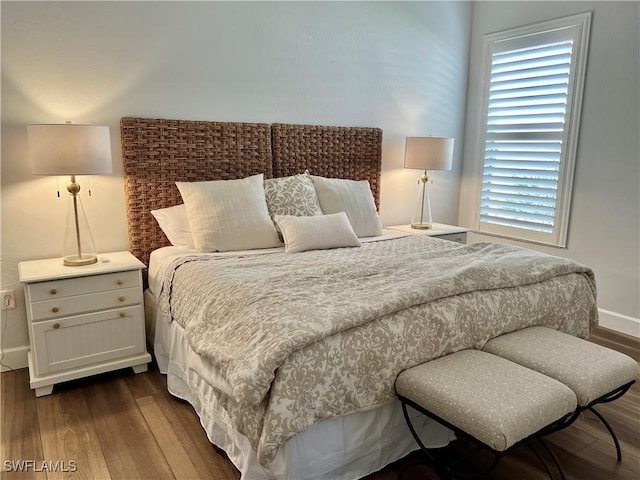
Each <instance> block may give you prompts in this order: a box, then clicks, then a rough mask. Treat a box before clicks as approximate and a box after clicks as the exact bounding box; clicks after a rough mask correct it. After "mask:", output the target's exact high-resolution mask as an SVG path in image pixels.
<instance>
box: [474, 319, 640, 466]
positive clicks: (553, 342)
mask: <svg viewBox="0 0 640 480" xmlns="http://www.w3.org/2000/svg"><path fill="white" fill-rule="evenodd" d="M482 350H483V351H485V352H488V353H491V354H494V355H498V356H500V357H502V358H505V359H507V360H510V361H512V362H515V363H517V364H519V365H522V366H524V367H527V368H529V369H531V370H535V371H537V372H539V373H542V374H543V375H546V376H548V377H551V378H554V379H556V380H558V381H559V382H561V383H563V384H564V385H566V386H568V387H569V388H570V389H571V390H572V391H573V392H574V393H575V394H576V397H577V400H578V408H577V410H576V415H575V418H577V415H578V414H579V413H580V412H582V411H584V410H590V411H592V412H593V413H594V414H595V415H596V417H598V418H599V419H600V421H601V422H602V423H603V424H604V426H605V427H606V428H607V430H608V431H609V433H610V434H611V437H612V438H613V441H614V443H615V446H616V453H617V456H618V461H620V460H622V453H621V451H620V444H619V442H618V439H617V438H616V435H615V433H614V432H613V429H612V428H611V426H610V425H609V423H608V422H607V421H606V420H605V419H604V417H603V416H602V415H601V414H600V413H598V412H597V411H596V410H595V409H594V408H593V406H594V405H596V404H598V403H607V402H611V401H613V400H616V399H618V398H620V397H621V396H622V395H624V393H625V392H626V391H627V390H629V388H630V387H631V385H632V384H633V383H634V382H635V379H636V377H637V376H638V374H640V367H638V363H637V362H636V361H635V360H634V359H632V358H631V357H629V356H627V355H625V354H623V353H620V352H616V351H615V350H611V349H609V348H605V347H602V346H600V345H596V344H594V343H591V342H588V341H586V340H582V339H580V338H577V337H574V336H571V335H567V334H566V333H562V332H559V331H557V330H552V329H550V328H547V327H530V328H525V329H523V330H519V331H516V332H513V333H508V334H506V335H501V336H499V337H496V338H494V339H492V340H489V342H487V343H486V345H485V346H484V348H483V349H482Z"/></svg>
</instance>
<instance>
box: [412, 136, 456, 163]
mask: <svg viewBox="0 0 640 480" xmlns="http://www.w3.org/2000/svg"><path fill="white" fill-rule="evenodd" d="M452 159H453V138H438V137H407V142H406V150H405V153H404V168H415V169H419V170H451V161H452Z"/></svg>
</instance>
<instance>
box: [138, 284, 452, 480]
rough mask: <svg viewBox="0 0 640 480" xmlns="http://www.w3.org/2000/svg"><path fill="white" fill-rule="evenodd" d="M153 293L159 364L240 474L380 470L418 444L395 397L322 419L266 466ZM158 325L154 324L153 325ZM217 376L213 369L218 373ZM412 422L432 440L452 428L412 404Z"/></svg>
mask: <svg viewBox="0 0 640 480" xmlns="http://www.w3.org/2000/svg"><path fill="white" fill-rule="evenodd" d="M154 303H155V301H154V298H153V295H151V294H149V293H148V292H146V295H145V307H146V311H147V320H148V322H147V324H148V329H147V332H149V333H150V334H151V335H152V336H153V337H154V339H153V345H154V353H155V357H156V361H157V362H158V366H159V368H160V372H162V373H164V374H166V375H167V385H168V388H169V391H170V392H171V394H173V395H175V396H176V397H179V398H181V399H183V400H185V401H187V402H189V403H190V404H191V405H192V406H193V408H194V409H195V411H196V413H197V414H198V417H199V418H200V423H201V424H202V426H203V428H204V429H205V431H206V432H207V436H208V438H209V440H210V441H211V443H213V444H214V445H216V446H217V447H219V448H221V449H222V450H224V451H225V452H226V453H227V455H228V457H229V459H230V460H231V461H232V462H233V464H234V465H235V466H236V468H238V470H240V472H241V475H242V476H241V479H242V480H263V479H277V480H354V479H358V478H361V477H364V476H366V475H368V474H370V473H373V472H375V471H377V470H380V469H381V468H383V467H384V466H385V465H388V464H389V463H392V462H394V461H396V460H398V459H400V458H402V457H404V456H405V455H407V454H408V453H410V452H412V451H413V450H416V449H417V448H418V447H417V445H416V443H415V440H414V439H413V437H412V436H411V433H410V432H409V429H408V427H407V426H406V423H405V420H404V416H403V414H402V408H401V406H400V402H399V401H398V400H397V399H394V400H393V401H391V402H389V403H387V404H385V405H383V406H380V407H377V408H374V409H372V410H368V411H364V412H354V413H351V414H348V415H344V416H342V417H337V418H332V419H328V420H324V421H322V422H321V423H319V424H317V425H315V426H314V427H312V428H310V429H308V430H306V431H304V432H302V433H300V434H298V435H296V436H295V437H294V438H292V439H290V440H289V441H287V442H286V443H285V444H284V445H282V446H281V447H280V449H279V450H278V454H277V455H276V457H275V459H274V460H273V462H272V463H271V465H270V466H269V469H268V470H267V469H265V468H263V467H262V466H261V465H260V464H259V463H258V460H257V456H256V452H255V451H254V450H253V449H252V448H251V446H250V444H249V440H248V439H247V438H246V437H245V436H244V435H242V434H241V433H239V432H238V431H237V430H235V428H234V427H233V425H232V423H231V421H230V420H229V417H228V416H227V415H226V412H225V411H224V409H222V408H221V407H220V405H219V403H218V400H217V398H216V390H215V389H213V388H212V387H211V385H209V383H207V382H206V381H205V380H204V379H203V378H202V377H200V376H199V375H197V374H196V373H195V372H194V371H193V370H191V369H189V368H188V365H190V359H191V357H192V356H194V357H195V356H196V354H195V353H194V352H193V351H192V350H191V348H190V347H189V344H188V341H187V339H186V336H185V335H184V331H183V330H182V328H181V327H180V326H179V325H178V324H177V323H176V322H172V323H170V324H168V323H167V322H164V321H159V322H157V324H154V323H155V322H150V321H149V320H150V319H152V318H153V316H152V315H153V311H154V308H153V305H154ZM154 327H155V328H154ZM213 376H215V375H213ZM410 412H411V416H412V423H413V425H414V426H415V427H416V429H417V430H418V431H419V432H420V434H421V438H422V439H423V442H424V443H425V445H426V446H427V447H434V448H435V447H442V446H445V445H447V444H448V442H449V441H451V440H453V439H454V438H455V436H454V435H453V432H451V431H450V430H448V429H446V428H445V427H442V426H441V425H439V424H437V423H436V422H434V421H432V420H429V419H428V418H427V417H425V416H424V415H421V414H418V413H417V412H415V411H412V410H411V409H410Z"/></svg>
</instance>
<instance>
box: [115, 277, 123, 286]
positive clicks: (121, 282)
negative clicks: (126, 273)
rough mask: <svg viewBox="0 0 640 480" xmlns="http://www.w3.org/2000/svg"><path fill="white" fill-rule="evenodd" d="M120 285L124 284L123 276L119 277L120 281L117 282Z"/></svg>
mask: <svg viewBox="0 0 640 480" xmlns="http://www.w3.org/2000/svg"><path fill="white" fill-rule="evenodd" d="M116 283H117V284H118V285H123V284H124V280H122V279H121V278H119V279H118V281H117V282H116Z"/></svg>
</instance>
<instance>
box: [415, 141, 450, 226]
mask: <svg viewBox="0 0 640 480" xmlns="http://www.w3.org/2000/svg"><path fill="white" fill-rule="evenodd" d="M452 159H453V138H438V137H407V141H406V149H405V153H404V168H414V169H420V170H424V173H423V174H422V177H421V178H420V181H419V182H418V183H419V185H420V189H419V191H418V200H417V203H416V207H415V209H414V212H413V216H412V217H411V228H416V229H421V230H424V229H429V228H431V227H432V226H433V222H432V219H431V203H430V201H429V187H428V185H427V181H428V180H429V176H428V173H427V172H428V171H429V170H451V161H452Z"/></svg>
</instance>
